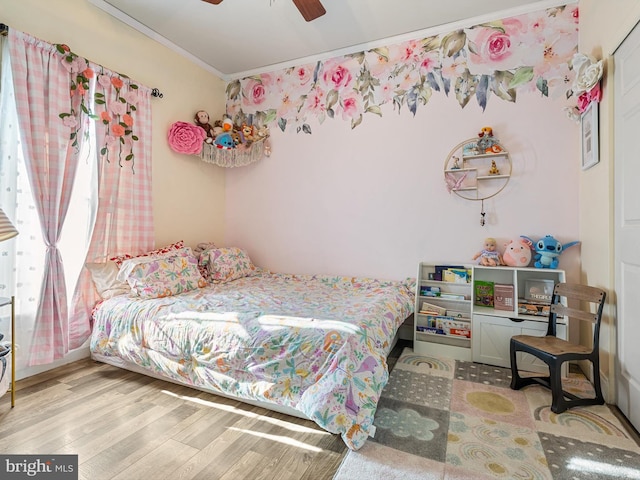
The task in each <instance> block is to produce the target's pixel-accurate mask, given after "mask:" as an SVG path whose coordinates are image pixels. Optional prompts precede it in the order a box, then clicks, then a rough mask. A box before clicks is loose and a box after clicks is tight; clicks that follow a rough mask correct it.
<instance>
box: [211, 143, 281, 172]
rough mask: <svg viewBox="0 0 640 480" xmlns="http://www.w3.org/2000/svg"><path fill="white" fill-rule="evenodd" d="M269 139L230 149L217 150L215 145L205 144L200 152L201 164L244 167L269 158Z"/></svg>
mask: <svg viewBox="0 0 640 480" xmlns="http://www.w3.org/2000/svg"><path fill="white" fill-rule="evenodd" d="M268 140H269V138H268V137H266V138H261V139H258V140H254V141H253V142H252V143H251V145H248V146H245V147H238V148H232V149H223V148H218V146H217V145H216V144H211V143H205V144H204V145H203V147H202V151H201V152H200V159H201V160H202V161H203V162H207V163H213V164H214V165H217V166H219V167H244V166H245V165H251V164H252V163H255V162H257V161H258V160H260V159H261V158H262V157H263V156H265V155H266V156H269V153H270V146H269V143H268Z"/></svg>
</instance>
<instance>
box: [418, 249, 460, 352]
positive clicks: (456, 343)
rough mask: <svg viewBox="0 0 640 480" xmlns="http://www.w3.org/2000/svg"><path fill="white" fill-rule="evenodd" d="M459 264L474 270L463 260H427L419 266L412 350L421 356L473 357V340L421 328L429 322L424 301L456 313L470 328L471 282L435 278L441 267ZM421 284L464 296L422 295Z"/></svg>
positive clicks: (458, 318) (448, 293)
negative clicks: (430, 331)
mask: <svg viewBox="0 0 640 480" xmlns="http://www.w3.org/2000/svg"><path fill="white" fill-rule="evenodd" d="M445 265H449V266H457V267H462V268H463V269H467V270H471V266H470V265H465V264H463V263H438V264H436V263H426V262H422V263H420V264H419V265H418V275H417V282H416V305H415V308H416V313H415V316H414V317H415V318H414V327H413V350H414V352H415V353H417V354H420V355H430V354H431V355H442V356H445V357H453V358H457V359H460V360H468V361H470V360H471V339H470V338H467V337H464V336H457V335H440V334H436V333H429V332H424V331H421V329H422V328H424V327H426V326H427V325H428V318H429V315H426V314H422V313H420V311H421V310H422V305H423V303H424V302H427V303H430V304H432V305H437V306H439V307H442V308H445V309H446V310H447V313H450V312H453V313H454V314H453V315H452V316H454V317H455V319H456V321H459V322H462V323H463V324H464V325H468V328H469V329H471V286H472V283H471V282H467V283H455V282H445V281H442V280H434V279H433V275H434V274H435V273H436V267H438V266H445ZM421 287H436V288H439V289H440V292H441V293H442V294H444V295H457V296H463V297H464V298H463V299H462V298H447V297H446V296H429V295H422V294H421Z"/></svg>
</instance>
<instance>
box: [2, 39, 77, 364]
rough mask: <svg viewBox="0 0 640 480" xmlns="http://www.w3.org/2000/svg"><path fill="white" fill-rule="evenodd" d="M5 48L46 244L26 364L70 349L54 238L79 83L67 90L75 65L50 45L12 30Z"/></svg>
mask: <svg viewBox="0 0 640 480" xmlns="http://www.w3.org/2000/svg"><path fill="white" fill-rule="evenodd" d="M9 49H10V56H11V68H12V71H13V79H14V87H15V100H16V106H17V112H18V118H19V126H20V136H21V140H22V148H23V153H24V158H25V163H26V165H27V172H28V177H29V183H30V185H31V189H32V191H33V193H34V197H35V205H36V209H37V211H38V217H39V219H40V226H41V229H42V234H43V237H44V241H45V244H46V246H47V251H46V254H45V265H44V278H43V283H42V289H41V294H40V301H39V304H38V310H37V313H36V324H35V331H34V338H33V343H32V346H31V352H30V358H29V364H30V365H41V364H46V363H51V362H52V361H53V360H56V359H58V358H62V357H63V356H64V355H65V354H66V353H67V352H68V351H69V335H68V333H69V331H68V330H69V329H68V311H67V295H66V286H65V277H64V267H63V265H62V259H61V256H60V252H59V250H58V248H57V242H58V239H59V236H60V232H61V230H62V226H63V224H64V221H65V217H66V214H67V209H68V206H69V199H70V197H71V190H72V186H73V181H74V178H75V173H76V167H77V164H78V156H79V151H80V143H81V141H82V139H83V137H84V135H83V131H82V127H83V125H84V122H83V120H82V118H81V117H82V108H81V102H82V100H83V97H82V95H81V94H80V93H81V92H82V90H83V87H82V86H80V88H79V89H76V90H75V92H74V93H75V94H74V95H71V93H72V91H71V90H70V73H73V72H72V70H77V68H78V64H75V65H73V66H72V65H70V62H66V61H65V60H64V56H63V55H61V52H59V51H58V50H57V49H56V47H55V46H54V45H51V44H48V43H46V42H43V41H41V40H38V39H36V38H34V37H31V36H29V35H27V34H24V33H22V32H19V31H16V30H14V29H10V31H9ZM61 113H64V114H65V115H64V116H63V117H61V116H60V114H61Z"/></svg>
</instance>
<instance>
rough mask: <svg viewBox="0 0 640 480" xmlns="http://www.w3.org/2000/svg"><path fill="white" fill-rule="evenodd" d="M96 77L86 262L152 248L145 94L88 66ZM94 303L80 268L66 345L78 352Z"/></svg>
mask: <svg viewBox="0 0 640 480" xmlns="http://www.w3.org/2000/svg"><path fill="white" fill-rule="evenodd" d="M91 67H92V69H93V71H94V72H95V74H96V86H95V89H96V90H95V100H96V105H95V106H94V113H95V115H97V116H98V117H99V119H98V120H96V122H95V124H96V143H97V151H98V156H99V157H100V158H99V169H98V172H99V173H98V175H99V177H98V198H99V200H98V209H97V213H96V220H95V226H94V228H93V233H92V237H91V242H90V245H89V251H88V253H87V260H86V261H87V262H104V261H106V260H108V259H109V258H110V257H112V256H114V255H117V254H122V253H142V252H145V251H148V250H150V249H152V248H153V246H154V230H153V209H152V203H151V202H152V198H151V131H152V126H151V91H150V89H149V88H147V87H143V86H138V85H136V84H135V83H134V82H133V81H132V80H130V79H128V78H125V77H123V76H121V75H118V74H117V73H114V72H111V71H108V70H106V69H104V68H103V67H101V66H99V65H95V64H91ZM98 300H99V297H98V296H97V294H96V292H95V288H94V286H93V282H92V280H91V276H90V274H89V272H88V270H87V269H86V268H85V269H83V270H82V273H81V274H80V279H79V281H78V285H77V286H76V290H75V292H74V296H73V302H72V313H71V319H70V326H71V331H70V342H71V346H72V348H74V347H79V346H80V345H82V343H83V342H84V341H85V340H86V339H87V337H88V336H89V334H90V332H91V325H90V319H91V310H92V309H93V307H94V305H95V304H96V302H97V301H98Z"/></svg>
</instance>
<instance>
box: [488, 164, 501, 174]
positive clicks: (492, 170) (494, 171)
mask: <svg viewBox="0 0 640 480" xmlns="http://www.w3.org/2000/svg"><path fill="white" fill-rule="evenodd" d="M489 175H500V170H498V166H497V165H496V161H495V160H491V168H490V169H489Z"/></svg>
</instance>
